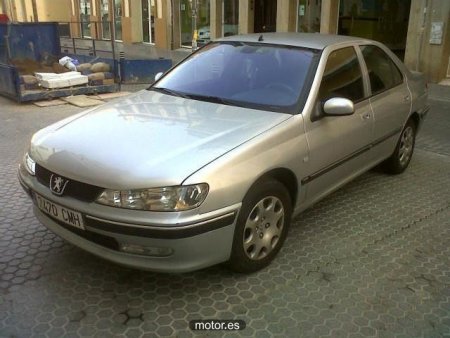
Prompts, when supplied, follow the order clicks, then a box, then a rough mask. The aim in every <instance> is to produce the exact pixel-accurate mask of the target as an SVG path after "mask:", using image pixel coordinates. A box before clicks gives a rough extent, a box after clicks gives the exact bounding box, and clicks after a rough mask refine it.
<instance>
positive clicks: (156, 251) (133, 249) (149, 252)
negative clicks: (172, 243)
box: [120, 243, 173, 257]
mask: <svg viewBox="0 0 450 338" xmlns="http://www.w3.org/2000/svg"><path fill="white" fill-rule="evenodd" d="M120 251H123V252H127V253H131V254H135V255H143V256H156V257H167V256H170V255H172V254H173V249H172V248H159V247H152V246H142V245H138V244H129V243H121V244H120Z"/></svg>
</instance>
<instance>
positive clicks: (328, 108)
mask: <svg viewBox="0 0 450 338" xmlns="http://www.w3.org/2000/svg"><path fill="white" fill-rule="evenodd" d="M323 112H324V114H325V115H328V116H345V115H352V114H353V113H354V112H355V106H354V105H353V102H352V101H350V100H349V99H344V98H342V97H333V98H332V99H328V100H327V101H325V103H324V105H323Z"/></svg>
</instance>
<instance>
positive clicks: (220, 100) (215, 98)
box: [186, 94, 241, 106]
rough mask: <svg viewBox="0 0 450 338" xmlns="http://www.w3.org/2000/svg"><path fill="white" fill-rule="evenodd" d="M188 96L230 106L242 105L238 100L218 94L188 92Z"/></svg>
mask: <svg viewBox="0 0 450 338" xmlns="http://www.w3.org/2000/svg"><path fill="white" fill-rule="evenodd" d="M186 97H188V98H189V99H193V100H198V101H205V102H211V103H219V104H225V105H228V106H241V105H240V104H239V103H237V102H236V101H233V100H228V99H224V98H222V97H218V96H210V95H200V94H186Z"/></svg>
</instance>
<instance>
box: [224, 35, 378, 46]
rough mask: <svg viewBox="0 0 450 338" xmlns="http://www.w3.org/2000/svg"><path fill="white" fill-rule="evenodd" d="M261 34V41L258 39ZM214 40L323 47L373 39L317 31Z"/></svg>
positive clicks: (367, 41)
mask: <svg viewBox="0 0 450 338" xmlns="http://www.w3.org/2000/svg"><path fill="white" fill-rule="evenodd" d="M261 36H262V39H263V41H258V40H259V38H260V37H261ZM216 41H241V42H262V43H267V44H275V45H287V46H296V47H306V48H311V49H320V50H322V49H324V48H326V47H328V46H331V45H336V44H341V43H364V44H367V43H372V42H373V41H371V40H368V39H363V38H357V37H352V36H343V35H332V34H319V33H254V34H246V35H233V36H229V37H225V38H221V39H218V40H216Z"/></svg>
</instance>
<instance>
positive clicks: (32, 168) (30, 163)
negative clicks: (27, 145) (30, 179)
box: [23, 153, 36, 176]
mask: <svg viewBox="0 0 450 338" xmlns="http://www.w3.org/2000/svg"><path fill="white" fill-rule="evenodd" d="M23 164H24V166H25V169H26V170H27V171H28V173H29V174H30V175H33V176H34V175H35V172H36V162H34V160H33V159H32V158H31V157H30V155H29V154H28V153H26V154H25V156H24V157H23Z"/></svg>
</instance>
